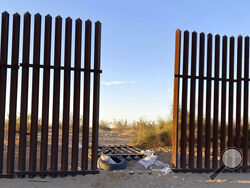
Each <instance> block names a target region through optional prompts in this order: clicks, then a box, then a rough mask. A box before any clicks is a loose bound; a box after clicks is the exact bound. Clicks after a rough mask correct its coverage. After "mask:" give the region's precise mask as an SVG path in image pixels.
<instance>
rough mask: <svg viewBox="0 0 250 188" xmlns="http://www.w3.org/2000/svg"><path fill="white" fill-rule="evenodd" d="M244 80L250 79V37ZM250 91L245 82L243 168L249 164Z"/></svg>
mask: <svg viewBox="0 0 250 188" xmlns="http://www.w3.org/2000/svg"><path fill="white" fill-rule="evenodd" d="M244 63H245V65H244V66H245V68H244V70H245V71H244V79H248V78H249V37H248V36H247V37H245V53H244ZM248 89H249V83H248V81H247V80H245V81H244V103H243V104H244V114H243V166H244V167H246V166H247V164H248V161H247V160H248V93H249V92H248Z"/></svg>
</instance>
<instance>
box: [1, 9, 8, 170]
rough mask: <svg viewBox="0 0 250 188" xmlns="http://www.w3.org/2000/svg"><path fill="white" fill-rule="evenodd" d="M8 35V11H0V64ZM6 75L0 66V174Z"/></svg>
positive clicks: (5, 50)
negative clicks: (0, 26) (0, 18)
mask: <svg viewBox="0 0 250 188" xmlns="http://www.w3.org/2000/svg"><path fill="white" fill-rule="evenodd" d="M8 37H9V13H8V12H3V13H2V28H1V57H0V66H4V65H7V58H8ZM6 76H7V70H6V68H4V67H0V174H1V173H2V172H3V154H4V153H3V151H4V131H5V103H6Z"/></svg>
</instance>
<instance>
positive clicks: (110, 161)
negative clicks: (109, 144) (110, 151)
mask: <svg viewBox="0 0 250 188" xmlns="http://www.w3.org/2000/svg"><path fill="white" fill-rule="evenodd" d="M100 158H101V160H103V161H105V162H106V163H108V164H116V162H115V161H114V160H113V159H112V158H111V157H110V156H108V155H101V157H100Z"/></svg>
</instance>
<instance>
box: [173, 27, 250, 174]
mask: <svg viewBox="0 0 250 188" xmlns="http://www.w3.org/2000/svg"><path fill="white" fill-rule="evenodd" d="M190 35H191V39H190ZM182 38H183V42H182V41H181V39H182ZM236 42H237V44H236ZM175 43H176V46H175V72H174V74H175V78H174V103H173V137H172V166H173V167H174V168H175V169H174V171H181V172H210V171H213V170H214V169H216V168H217V167H219V165H220V164H219V162H220V155H221V154H222V152H223V151H224V150H225V149H226V148H229V147H237V148H238V149H240V150H241V152H242V154H243V164H242V167H241V170H238V171H244V172H247V171H248V170H249V168H250V141H249V137H250V135H249V133H250V130H249V127H248V122H249V105H248V104H249V81H250V78H249V37H248V36H246V37H242V36H241V35H239V36H238V37H237V41H236V39H235V37H230V38H228V37H227V36H223V37H220V35H215V37H213V36H212V34H208V35H205V34H204V33H200V34H199V35H198V34H197V33H196V32H192V34H190V33H189V31H185V32H184V33H183V35H182V34H181V31H180V30H177V31H176V38H175Z"/></svg>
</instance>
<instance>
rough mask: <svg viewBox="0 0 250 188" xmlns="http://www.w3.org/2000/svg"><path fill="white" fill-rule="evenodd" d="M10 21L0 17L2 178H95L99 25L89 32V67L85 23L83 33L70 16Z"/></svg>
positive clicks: (88, 27) (88, 24) (5, 15)
mask: <svg viewBox="0 0 250 188" xmlns="http://www.w3.org/2000/svg"><path fill="white" fill-rule="evenodd" d="M9 17H10V15H9V13H8V12H3V13H2V20H1V49H0V177H14V176H15V175H18V176H19V177H24V176H25V175H29V177H34V176H35V175H40V176H42V177H45V176H46V175H50V176H52V177H55V176H57V175H61V176H65V175H77V174H96V173H98V171H97V165H96V164H97V156H98V151H97V149H98V127H99V98H100V74H101V73H102V70H101V66H100V56H101V23H100V22H99V21H97V22H96V23H95V27H94V34H93V35H94V48H93V49H94V53H93V57H94V60H93V61H94V66H93V68H91V56H92V53H91V48H92V40H91V38H92V22H91V21H90V20H87V21H86V22H85V26H83V23H82V20H81V19H76V20H75V21H72V19H71V18H70V17H68V18H66V19H65V22H64V20H63V19H62V18H61V17H60V16H57V17H56V18H55V19H53V18H52V17H51V16H50V15H47V16H45V17H44V18H43V17H42V16H41V15H40V14H36V15H34V17H33V18H32V16H31V15H30V13H28V12H26V13H25V14H24V16H23V17H22V18H21V16H20V15H19V14H18V13H16V14H14V15H13V19H10V18H9ZM32 23H34V24H32ZM63 27H65V30H64V29H63ZM83 27H85V31H84V30H83V29H82V28H83ZM10 30H11V31H10ZM9 33H10V34H9ZM21 34H22V36H21ZM83 34H84V46H83V45H82V43H83V40H82V35H83ZM9 35H10V36H9ZM31 36H33V38H32V37H31ZM9 45H10V48H9ZM83 49H84V50H83ZM8 50H11V52H10V54H11V55H10V57H8V54H9V52H8ZM82 51H84V54H83V55H82ZM62 53H63V54H64V56H62ZM92 76H93V91H91V87H90V86H91V78H92ZM62 78H63V79H62ZM72 86H73V87H72ZM71 88H72V89H71ZM92 93H93V104H90V101H91V94H92ZM91 107H93V113H92V114H93V117H92V119H91V121H92V124H93V125H92V129H91V127H90V126H89V124H90V119H89V118H90V117H89V116H90V109H91ZM71 113H72V115H71ZM90 149H91V150H92V151H90ZM89 156H91V157H90V158H89Z"/></svg>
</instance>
